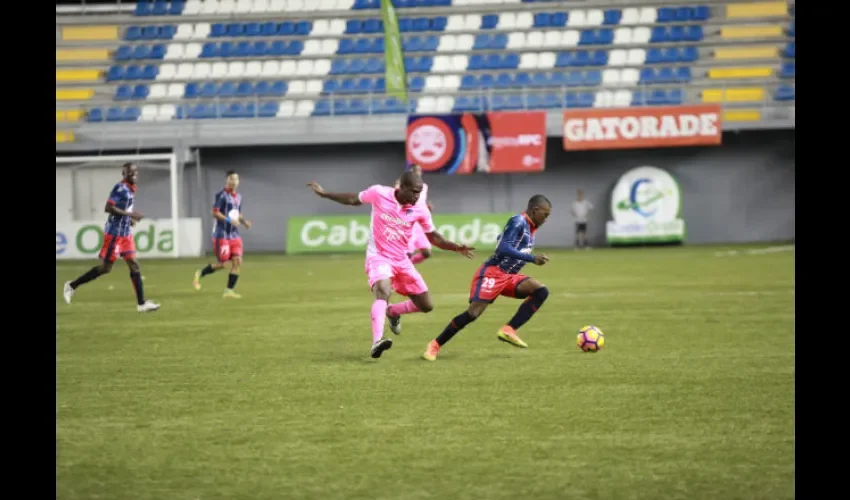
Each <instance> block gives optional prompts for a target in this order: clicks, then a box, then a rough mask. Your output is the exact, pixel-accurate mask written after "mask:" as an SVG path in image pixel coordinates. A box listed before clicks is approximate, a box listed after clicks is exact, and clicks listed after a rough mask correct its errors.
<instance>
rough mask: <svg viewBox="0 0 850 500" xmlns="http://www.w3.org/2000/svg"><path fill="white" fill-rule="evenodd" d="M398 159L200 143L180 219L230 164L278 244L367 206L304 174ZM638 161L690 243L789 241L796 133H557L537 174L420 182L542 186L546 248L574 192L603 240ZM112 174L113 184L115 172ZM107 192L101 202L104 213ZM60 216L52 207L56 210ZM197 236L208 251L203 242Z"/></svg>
mask: <svg viewBox="0 0 850 500" xmlns="http://www.w3.org/2000/svg"><path fill="white" fill-rule="evenodd" d="M403 165H404V149H403V145H402V144H400V143H387V144H350V145H336V146H327V145H321V146H296V147H293V146H285V147H284V146H281V147H265V148H259V147H250V148H206V149H203V150H202V151H201V166H202V174H203V175H202V182H201V183H200V185H199V183H198V182H197V180H196V172H195V171H194V168H193V167H189V168H187V169H186V171H185V175H184V179H183V188H184V189H183V191H184V193H185V198H184V204H185V211H184V215H188V216H193V217H196V216H202V217H204V218H205V219H207V222H206V223H205V227H204V232H205V234H208V230H209V222H208V218H209V210H210V207H211V204H212V197H213V195H214V193H215V192H216V191H217V190H219V189H221V187H222V184H223V182H224V175H225V172H226V171H227V170H228V169H231V168H233V169H236V170H238V171H239V173H240V176H241V179H242V186H241V188H240V191H242V193H243V195H244V197H245V207H244V211H245V213H246V214H247V215H248V216H249V217H251V218H252V219H253V221H254V224H255V227H254V228H253V229H252V230H249V231H243V238H244V240H245V245H246V249H247V250H248V251H250V250H257V251H281V250H284V249H285V234H286V219H287V217H289V216H293V215H311V214H346V213H350V212H351V211H352V210H353V211H359V212H362V213H368V209H367V208H366V207H359V208H351V207H344V206H340V205H337V204H335V203H333V202H330V201H327V200H323V199H320V198H318V197H316V196H315V195H313V194H312V193H311V192H310V190H309V189H308V188H307V187H306V186H305V184H306V183H307V182H309V181H311V180H316V181H318V182H319V183H320V184H322V185H323V186H324V187H325V188H326V189H328V190H331V191H357V190H360V189H362V188H364V187H366V186H369V185H371V184H375V183H383V184H390V183H392V182H393V180H394V179H395V178H396V177H397V176H398V175H399V173H400V172H401V171H402V169H403ZM642 165H652V166H656V167H660V168H663V169H666V170H667V171H669V172H670V173H671V174H672V175H673V176H674V177H675V178H676V179H677V180H678V182H679V184H680V186H681V190H682V200H683V210H682V214H683V218H684V220H685V223H686V224H687V243H689V244H700V243H733V242H758V241H779V240H791V239H794V227H795V219H794V212H795V198H794V195H795V178H794V175H795V136H794V131H784V130H783V131H758V132H742V133H727V134H724V137H723V145H722V146H719V147H698V148H668V149H653V150H631V151H598V152H571V153H568V152H565V151H563V147H562V145H561V139H560V138H557V139H551V140H550V141H549V143H548V145H547V158H546V171H545V172H544V173H542V174H519V175H498V176H497V175H490V176H485V175H478V176H440V175H426V182H428V183H429V185H430V188H431V191H430V199H431V200H432V201H433V203H434V205H435V209H436V210H438V211H441V212H451V213H458V212H492V211H495V212H505V211H507V212H515V211H519V210H521V209H522V208H523V207H524V206H525V203H526V201H527V199H528V198H529V197H530V196H531V195H533V194H536V193H543V194H545V195H546V196H548V197H549V198H550V199H551V200H552V202H553V204H554V207H553V209H554V213H553V215H552V217H551V218H550V219H549V222H548V223H547V225H546V226H545V227H544V228H543V229H541V231H540V233H538V245H539V246H547V247H570V246H572V245H573V223H574V221H573V220H572V217H571V216H570V215H569V204H570V203H571V202H572V201H573V199H574V197H575V192H576V189H583V190H584V192H585V196H586V197H587V198H588V199H589V200H590V201H591V202H592V203H593V204H594V205H595V206H596V210H595V211H594V212H592V213H591V217H590V221H589V230H588V232H589V236H590V239H591V244H592V245H596V246H599V245H603V244H604V242H605V222H606V221H607V220H609V219H610V218H611V215H610V208H609V205H610V194H611V190H612V189H613V187H614V184H615V183H616V181H617V179H618V177H619V176H620V175H621V174H623V173H624V172H626V171H627V170H629V169H631V168H634V167H638V166H642ZM59 170H60V169H59V168H57V183H59V182H60V172H59ZM143 174H144V175H143V177H142V178H141V179H140V187H139V192H138V194H137V206H138V208H139V210H140V211H142V212H143V213H145V214H146V215H147V216H148V217H168V216H169V214H170V210H169V206H170V205H169V187H168V186H169V184H168V175H167V174H166V173H165V172H157V171H144V172H143ZM115 177H116V179H115V180H118V178H119V173H118V172H116V174H115ZM57 189H59V188H57ZM107 194H108V191H107V192H105V193H104V194H103V197H102V198H103V200H105V198H106V196H107ZM103 200H101V199H98V200H97V202H98V205H100V206H101V210H102V203H103ZM57 203H58V198H57ZM78 211H81V212H83V214H86V213H88V212H87V211H86V210H78ZM60 212H61V210H60V208H59V207H57V216H58V214H59V213H60ZM204 243H205V245H206V248H208V247H209V242H204Z"/></svg>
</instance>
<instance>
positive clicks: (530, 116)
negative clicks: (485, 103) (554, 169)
mask: <svg viewBox="0 0 850 500" xmlns="http://www.w3.org/2000/svg"><path fill="white" fill-rule="evenodd" d="M405 149H406V152H407V166H408V167H409V166H410V165H412V164H414V163H416V164H419V165H420V166H421V167H422V170H423V171H425V172H435V173H436V172H439V173H442V174H447V175H469V174H476V173H483V174H501V173H521V172H542V171H543V170H544V168H545V164H546V113H545V112H542V111H540V112H537V111H534V112H516V113H514V112H510V113H499V112H492V113H462V114H460V115H412V116H410V117H409V118H408V120H407V137H406V141H405Z"/></svg>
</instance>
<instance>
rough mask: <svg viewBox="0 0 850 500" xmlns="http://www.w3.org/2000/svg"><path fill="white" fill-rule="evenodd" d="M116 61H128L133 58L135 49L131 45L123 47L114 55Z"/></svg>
mask: <svg viewBox="0 0 850 500" xmlns="http://www.w3.org/2000/svg"><path fill="white" fill-rule="evenodd" d="M113 57H114V58H115V60H116V61H127V60H130V59H132V58H133V48H132V47H130V46H129V45H121V46H120V47H118V48H117V49H116V50H115V54H114V55H113Z"/></svg>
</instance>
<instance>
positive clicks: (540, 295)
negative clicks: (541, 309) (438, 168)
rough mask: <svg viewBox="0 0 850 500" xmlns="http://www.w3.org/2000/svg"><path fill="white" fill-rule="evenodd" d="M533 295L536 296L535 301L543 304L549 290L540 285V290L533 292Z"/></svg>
mask: <svg viewBox="0 0 850 500" xmlns="http://www.w3.org/2000/svg"><path fill="white" fill-rule="evenodd" d="M534 295H537V299H538V300H539V301H540V302H543V301H544V300H546V298H548V297H549V289H548V288H546V285H541V286H540V288H538V289H537V290H535V291H534Z"/></svg>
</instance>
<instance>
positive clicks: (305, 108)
mask: <svg viewBox="0 0 850 500" xmlns="http://www.w3.org/2000/svg"><path fill="white" fill-rule="evenodd" d="M315 106H316V104H315V103H314V102H313V101H312V100H309V99H305V100H302V101H298V104H296V105H295V116H310V115H311V114H313V108H314V107H315Z"/></svg>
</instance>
